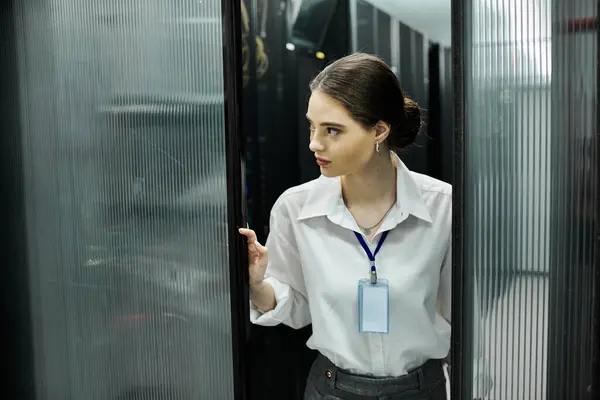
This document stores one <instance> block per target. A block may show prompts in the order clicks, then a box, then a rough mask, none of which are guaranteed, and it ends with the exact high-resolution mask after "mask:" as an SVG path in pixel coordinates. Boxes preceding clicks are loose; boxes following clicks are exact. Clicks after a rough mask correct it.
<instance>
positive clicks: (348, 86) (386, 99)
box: [310, 53, 422, 148]
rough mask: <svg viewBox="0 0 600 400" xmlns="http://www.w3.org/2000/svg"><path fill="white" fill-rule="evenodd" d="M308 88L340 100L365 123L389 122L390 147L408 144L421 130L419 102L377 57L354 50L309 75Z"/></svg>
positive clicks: (366, 124) (357, 118)
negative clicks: (311, 79) (404, 90)
mask: <svg viewBox="0 0 600 400" xmlns="http://www.w3.org/2000/svg"><path fill="white" fill-rule="evenodd" d="M310 90H311V92H312V91H315V90H318V91H320V92H322V93H325V94H327V95H328V96H331V97H333V98H334V99H336V100H338V101H339V102H341V103H342V105H343V106H344V107H346V109H347V110H348V112H349V113H350V115H351V116H352V118H353V119H354V120H355V121H357V122H360V123H361V124H363V125H364V126H365V127H368V128H371V127H373V126H375V124H377V122H379V121H383V122H387V123H388V124H390V127H391V128H390V130H391V132H390V135H389V136H388V139H387V142H388V145H389V146H390V147H392V148H404V147H407V146H409V145H410V144H412V143H413V142H414V141H415V138H416V137H417V135H418V134H419V131H420V130H421V125H422V119H421V109H420V108H419V105H418V104H417V103H416V102H414V101H413V100H411V99H409V98H408V97H406V96H405V95H404V92H403V91H402V88H401V87H400V82H398V78H396V75H395V74H394V72H393V71H392V70H391V69H390V67H389V66H388V65H387V64H386V63H385V62H384V61H383V60H381V59H380V58H378V57H375V56H372V55H369V54H364V53H355V54H351V55H349V56H346V57H343V58H340V59H339V60H337V61H335V62H333V63H332V64H330V65H328V66H327V67H326V68H325V69H324V70H323V71H321V73H319V75H317V77H316V78H315V79H313V81H312V82H311V83H310Z"/></svg>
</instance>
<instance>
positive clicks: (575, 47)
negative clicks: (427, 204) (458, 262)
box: [465, 0, 598, 399]
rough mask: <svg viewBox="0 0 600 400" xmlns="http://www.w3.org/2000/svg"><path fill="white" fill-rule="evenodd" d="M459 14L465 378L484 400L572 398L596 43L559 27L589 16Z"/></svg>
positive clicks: (560, 12) (583, 276)
mask: <svg viewBox="0 0 600 400" xmlns="http://www.w3.org/2000/svg"><path fill="white" fill-rule="evenodd" d="M469 4H470V5H469V9H468V10H467V11H468V13H469V19H468V22H467V24H466V26H467V33H466V36H467V37H466V41H467V42H466V43H467V45H466V50H465V53H466V57H467V59H466V71H465V72H466V74H465V79H466V85H467V86H466V88H467V101H466V110H465V113H466V120H465V123H466V128H465V129H466V134H465V140H466V142H465V148H466V149H467V150H466V153H465V163H466V165H467V168H466V169H467V176H466V181H465V199H466V204H465V213H466V214H465V232H466V240H465V242H466V244H465V246H466V247H465V251H466V253H465V254H466V262H467V263H468V268H467V270H468V271H474V274H475V278H476V281H477V283H478V285H477V287H478V295H479V298H480V301H481V306H482V309H483V314H482V321H481V322H482V323H481V324H479V322H480V321H474V322H475V323H474V327H475V328H474V329H475V332H474V334H475V337H476V338H477V339H478V341H479V342H480V343H481V345H482V354H481V356H482V358H483V359H485V360H486V361H487V364H485V363H482V364H481V365H476V366H475V370H474V374H478V373H481V372H483V370H484V369H488V371H489V372H490V374H491V376H492V378H493V379H494V382H495V384H494V387H493V388H492V391H491V392H490V394H489V397H490V398H495V399H516V398H527V399H545V398H547V396H548V398H551V399H555V398H556V399H567V398H569V399H571V398H572V399H575V398H585V397H586V393H587V391H588V387H589V385H590V384H591V379H592V377H591V370H592V368H591V362H592V353H591V348H590V346H591V339H590V332H591V321H592V309H591V308H592V303H593V301H592V298H593V297H592V294H593V293H592V286H591V285H592V284H593V274H592V272H593V265H594V263H595V262H596V258H595V257H598V255H594V254H593V251H592V244H593V238H594V232H593V231H594V228H593V226H594V221H597V218H598V211H597V210H594V208H593V207H592V204H593V202H594V199H595V196H596V193H597V190H598V188H597V182H594V181H593V179H592V177H593V176H594V174H595V173H597V168H598V167H597V165H598V154H597V150H596V149H597V146H598V145H597V142H596V141H597V137H596V136H595V135H596V131H595V129H596V128H595V127H596V122H595V121H596V120H595V118H596V107H597V105H596V94H595V88H596V68H595V66H596V62H597V60H596V56H597V55H596V49H597V33H596V30H595V29H594V30H592V31H580V32H574V31H569V30H568V29H564V27H563V26H562V23H563V21H564V22H565V24H566V22H567V21H569V20H573V19H578V18H582V17H595V16H597V10H596V6H595V2H589V1H584V0H578V1H574V2H560V1H558V2H552V1H545V0H528V1H525V2H514V1H506V0H473V1H471V2H469ZM553 21H554V22H556V23H555V24H552V22H553ZM575 60H576V61H575ZM565 382H569V384H565Z"/></svg>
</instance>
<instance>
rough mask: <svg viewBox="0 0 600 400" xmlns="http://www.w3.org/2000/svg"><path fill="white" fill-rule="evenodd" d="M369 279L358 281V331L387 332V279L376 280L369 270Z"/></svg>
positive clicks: (373, 273) (373, 272)
mask: <svg viewBox="0 0 600 400" xmlns="http://www.w3.org/2000/svg"><path fill="white" fill-rule="evenodd" d="M371 274H372V275H371V279H361V280H359V281H358V331H359V332H361V333H389V331H390V286H389V283H388V281H387V280H385V279H380V280H377V273H376V272H375V271H373V270H372V271H371Z"/></svg>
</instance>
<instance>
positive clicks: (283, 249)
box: [250, 155, 452, 376]
mask: <svg viewBox="0 0 600 400" xmlns="http://www.w3.org/2000/svg"><path fill="white" fill-rule="evenodd" d="M394 161H395V165H396V168H397V186H396V187H397V197H396V200H397V201H396V205H395V206H394V207H393V208H392V210H391V212H390V213H389V214H388V215H387V217H386V218H385V220H384V221H383V223H382V225H381V228H380V229H379V232H378V233H377V235H376V236H375V238H374V239H373V240H372V242H371V243H370V247H371V251H372V252H374V251H375V247H376V245H377V242H378V241H379V239H380V237H381V233H382V232H384V231H390V232H389V234H388V237H387V239H386V240H385V242H384V243H383V246H382V247H381V249H380V251H379V253H378V254H377V257H376V265H377V275H378V277H379V278H380V279H387V280H388V281H389V291H390V313H389V318H390V325H389V334H372V333H360V332H359V331H358V312H357V307H358V306H357V301H358V299H357V294H358V281H359V280H360V279H364V278H369V276H370V275H369V271H370V262H369V259H368V257H367V255H366V253H365V251H364V249H363V248H362V247H361V245H360V243H359V242H358V240H357V238H356V236H355V234H354V232H361V230H360V228H359V227H358V225H357V224H356V222H355V220H354V218H353V217H352V215H351V214H350V212H349V211H348V209H347V208H346V206H345V204H344V201H343V199H342V190H341V183H340V179H339V178H327V177H324V176H321V177H320V178H318V179H316V180H313V181H311V182H308V183H306V184H303V185H300V186H297V187H294V188H291V189H289V190H287V191H286V192H285V193H283V194H282V195H281V197H280V198H279V199H278V200H277V202H276V203H275V205H274V206H273V209H272V212H271V221H270V234H269V237H268V240H267V243H266V246H267V247H268V248H269V264H268V267H267V273H266V279H265V280H266V282H268V283H270V284H271V285H272V286H273V289H274V292H275V298H276V300H277V306H276V307H275V309H273V310H271V311H269V312H266V313H261V312H260V311H259V310H257V309H256V308H255V307H254V306H251V312H250V314H251V320H252V322H253V323H255V324H259V325H265V326H272V325H277V324H280V323H283V324H285V325H288V326H290V327H292V328H301V327H304V326H306V325H308V324H310V323H312V328H313V334H312V336H311V337H310V339H309V340H308V343H307V346H308V347H309V348H311V349H315V350H318V351H319V352H321V353H322V354H323V355H324V356H326V357H327V358H329V359H330V360H331V361H332V362H333V363H335V365H337V366H338V367H339V368H342V369H345V370H348V371H351V372H354V373H359V374H366V375H374V376H400V375H404V374H406V373H407V372H409V371H411V370H413V369H414V368H417V367H419V366H421V365H422V364H423V363H424V362H425V361H427V360H428V359H431V358H434V359H441V358H444V357H446V356H447V354H448V352H449V350H450V324H449V322H450V309H451V307H450V300H451V243H450V241H451V224H452V188H451V186H450V185H448V184H447V183H444V182H441V181H439V180H436V179H433V178H431V177H428V176H426V175H421V174H417V173H414V172H411V171H409V170H408V169H407V168H406V166H405V165H404V164H403V163H402V162H401V161H400V159H399V158H398V157H397V156H396V155H394Z"/></svg>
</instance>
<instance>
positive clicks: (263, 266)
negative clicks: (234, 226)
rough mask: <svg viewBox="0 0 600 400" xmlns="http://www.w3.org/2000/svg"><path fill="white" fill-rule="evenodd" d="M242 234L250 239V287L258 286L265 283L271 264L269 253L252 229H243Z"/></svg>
mask: <svg viewBox="0 0 600 400" xmlns="http://www.w3.org/2000/svg"><path fill="white" fill-rule="evenodd" d="M239 232H240V234H242V235H244V236H245V237H246V238H247V239H248V271H249V275H250V286H251V287H252V286H257V285H260V284H261V283H262V282H263V279H264V277H265V272H266V270H267V264H268V262H269V251H268V249H267V248H266V247H264V246H263V245H261V244H260V243H258V240H256V233H254V231H253V230H252V229H244V228H241V229H240V230H239Z"/></svg>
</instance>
